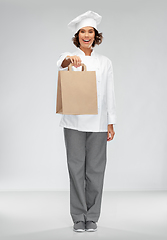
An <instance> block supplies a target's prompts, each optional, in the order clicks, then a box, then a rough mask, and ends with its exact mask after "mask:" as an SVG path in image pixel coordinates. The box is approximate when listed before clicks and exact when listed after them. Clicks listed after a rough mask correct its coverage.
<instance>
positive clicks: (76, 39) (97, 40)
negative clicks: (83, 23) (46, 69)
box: [72, 28, 103, 47]
mask: <svg viewBox="0 0 167 240" xmlns="http://www.w3.org/2000/svg"><path fill="white" fill-rule="evenodd" d="M94 30H95V40H94V42H93V43H92V47H94V46H95V45H96V44H97V45H99V44H101V43H102V39H103V35H102V33H99V32H98V31H97V30H96V29H95V28H94ZM79 31H80V29H79V30H78V32H77V33H75V35H74V37H73V38H72V41H73V43H74V45H75V46H76V47H80V43H79Z"/></svg>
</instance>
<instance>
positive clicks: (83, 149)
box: [57, 11, 116, 232]
mask: <svg viewBox="0 0 167 240" xmlns="http://www.w3.org/2000/svg"><path fill="white" fill-rule="evenodd" d="M101 18H102V17H101V16H100V15H99V14H97V13H95V12H92V11H88V12H86V13H84V14H82V15H80V16H78V17H77V18H75V19H73V20H72V21H71V22H70V23H69V24H68V26H69V28H71V30H72V31H73V33H74V37H73V38H72V40H73V43H74V44H75V46H76V47H77V50H76V51H75V52H73V53H70V52H64V53H62V54H61V56H60V58H59V60H58V61H57V66H58V70H63V71H67V70H68V65H69V64H70V63H73V64H74V66H73V67H72V68H73V70H74V71H81V68H82V67H81V63H84V64H85V65H86V67H87V70H88V71H96V81H97V98H98V114H96V115H93V114H92V115H91V114H90V115H62V118H61V121H60V125H59V126H61V127H63V129H64V139H65V146H66V155H67V164H68V171H69V179H70V214H71V217H72V220H73V223H74V226H73V230H74V231H77V232H82V231H85V230H86V231H96V230H97V221H98V219H99V216H100V211H101V199H102V191H103V179H104V172H105V166H106V158H107V157H106V148H107V141H110V140H112V139H113V137H114V134H115V132H114V128H113V124H115V123H116V110H115V94H114V80H113V69H112V62H111V60H110V59H109V58H107V57H105V56H103V55H101V54H98V53H96V52H95V51H94V47H95V45H96V44H98V45H99V44H100V43H101V42H102V38H103V36H102V33H99V32H98V29H97V25H98V24H99V23H100V21H101Z"/></svg>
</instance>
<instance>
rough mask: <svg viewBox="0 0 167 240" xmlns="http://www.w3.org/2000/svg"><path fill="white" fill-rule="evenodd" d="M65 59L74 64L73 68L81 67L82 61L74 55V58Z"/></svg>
mask: <svg viewBox="0 0 167 240" xmlns="http://www.w3.org/2000/svg"><path fill="white" fill-rule="evenodd" d="M66 58H69V59H70V61H71V63H73V64H74V67H76V68H77V67H80V66H81V62H82V60H81V58H80V57H79V56H76V55H74V56H67V57H66Z"/></svg>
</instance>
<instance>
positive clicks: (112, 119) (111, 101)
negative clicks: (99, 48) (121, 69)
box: [107, 60, 117, 124]
mask: <svg viewBox="0 0 167 240" xmlns="http://www.w3.org/2000/svg"><path fill="white" fill-rule="evenodd" d="M116 120H117V116H116V101H115V91H114V76H113V66H112V62H111V60H109V66H108V74H107V121H108V124H116Z"/></svg>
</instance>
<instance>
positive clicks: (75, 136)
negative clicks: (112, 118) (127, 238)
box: [64, 128, 107, 222]
mask: <svg viewBox="0 0 167 240" xmlns="http://www.w3.org/2000/svg"><path fill="white" fill-rule="evenodd" d="M64 140H65V146H66V155H67V165H68V172H69V179H70V214H71V217H72V220H73V222H76V221H95V222H97V221H98V219H99V216H100V211H101V199H102V191H103V179H104V172H105V166H106V155H107V154H106V148H107V147H106V146H107V132H83V131H78V130H74V129H70V128H64Z"/></svg>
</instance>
